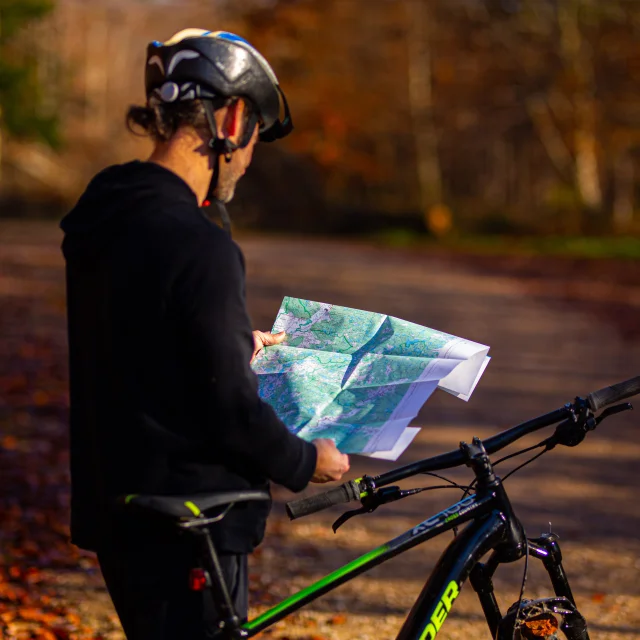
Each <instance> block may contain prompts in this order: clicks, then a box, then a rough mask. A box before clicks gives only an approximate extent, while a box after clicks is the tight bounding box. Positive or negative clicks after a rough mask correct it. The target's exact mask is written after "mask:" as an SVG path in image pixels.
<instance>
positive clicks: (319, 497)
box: [286, 480, 360, 520]
mask: <svg viewBox="0 0 640 640" xmlns="http://www.w3.org/2000/svg"><path fill="white" fill-rule="evenodd" d="M355 500H360V486H359V485H358V482H357V481H356V480H350V481H349V482H345V483H344V484H341V485H340V486H339V487H336V488H335V489H329V491H324V492H323V493H318V494H316V495H315V496H309V497H308V498H301V499H300V500H292V501H291V502H287V504H286V507H287V515H288V516H289V518H290V519H291V520H295V519H296V518H302V516H308V515H309V514H311V513H315V512H316V511H322V510H323V509H326V508H327V507H331V506H333V505H334V504H343V503H344V502H354V501H355Z"/></svg>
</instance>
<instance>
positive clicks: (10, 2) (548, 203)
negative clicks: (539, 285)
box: [0, 0, 640, 237]
mask: <svg viewBox="0 0 640 640" xmlns="http://www.w3.org/2000/svg"><path fill="white" fill-rule="evenodd" d="M193 26H197V27H206V28H208V29H212V30H215V29H226V30H230V31H234V32H237V33H239V34H241V35H243V36H245V37H246V38H247V39H248V40H250V41H251V42H252V43H253V44H255V45H256V46H257V47H258V48H259V49H260V50H261V51H262V52H263V53H264V54H265V56H266V57H267V58H268V59H269V60H270V61H271V62H272V63H273V66H274V68H275V69H276V72H277V73H278V75H279V78H280V81H281V84H282V86H283V88H284V90H285V92H286V93H287V96H288V98H289V102H290V105H291V107H292V111H293V118H294V123H295V125H296V130H295V132H294V135H292V136H290V137H289V138H288V139H286V140H285V141H283V142H281V143H278V144H275V145H264V148H259V150H258V152H257V154H256V158H255V163H254V166H253V167H252V169H251V171H250V172H249V173H248V175H247V176H246V177H245V178H244V181H243V183H242V184H241V187H240V189H239V192H238V197H237V198H236V200H235V201H234V203H233V204H232V208H233V210H234V211H233V212H232V213H234V214H235V220H236V222H237V223H238V224H240V225H242V226H245V227H250V228H264V227H265V226H269V228H276V229H287V230H293V231H305V232H322V233H366V234H369V233H375V232H376V231H380V230H384V229H396V230H397V229H404V230H406V231H407V232H410V233H422V232H428V233H430V234H432V235H435V236H447V235H450V236H451V235H453V236H455V235H456V234H457V235H465V234H467V235H476V236H477V235H487V234H489V235H491V234H493V235H512V236H515V235H519V236H523V235H527V236H540V235H545V234H546V235H555V236H563V235H566V236H585V235H591V236H605V235H606V236H613V235H618V236H620V235H622V236H627V237H630V236H636V237H637V236H638V235H640V1H638V0H607V2H603V1H602V0H242V1H238V0H216V1H215V2H212V1H210V0H209V1H205V0H182V1H179V0H126V2H125V1H124V0H109V1H106V0H102V1H101V0H82V1H78V0H0V127H1V129H0V131H1V133H0V136H1V141H0V145H1V146H0V158H1V165H0V169H1V174H0V216H20V217H24V216H29V217H34V216H43V215H46V216H54V217H55V216H59V215H60V214H61V213H62V212H64V210H65V209H66V208H68V207H69V206H70V205H71V204H72V203H73V202H74V200H75V198H77V196H78V195H79V193H80V192H81V191H82V190H83V188H84V186H85V185H86V183H87V181H88V180H89V179H90V178H91V176H92V175H93V174H94V173H95V172H97V171H99V170H100V169H101V168H103V167H104V166H106V165H108V164H110V163H114V162H120V161H126V160H128V159H130V158H131V157H134V156H137V157H142V158H144V157H145V154H147V153H148V151H149V143H148V141H146V140H144V139H139V138H136V137H134V136H132V135H131V134H130V133H128V132H127V131H126V129H125V127H124V113H125V110H126V108H127V106H128V105H129V104H132V103H140V102H142V100H143V98H144V95H143V67H144V55H145V48H146V45H147V43H148V42H149V41H151V40H154V39H158V40H163V39H167V38H168V37H169V36H170V35H171V34H172V33H174V32H176V31H178V30H179V29H182V28H185V27H193Z"/></svg>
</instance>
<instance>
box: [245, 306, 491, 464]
mask: <svg viewBox="0 0 640 640" xmlns="http://www.w3.org/2000/svg"><path fill="white" fill-rule="evenodd" d="M280 331H285V332H286V334H287V337H286V339H285V341H284V342H283V343H282V344H280V345H275V346H272V347H267V348H266V349H263V350H262V352H261V353H260V354H259V355H258V357H257V358H256V360H255V361H254V363H253V369H254V371H255V373H256V374H257V375H258V381H259V388H260V396H261V397H262V398H263V399H264V400H265V401H266V402H268V403H269V404H271V405H272V406H273V408H274V409H275V411H276V413H277V414H278V416H279V417H280V418H281V419H282V421H283V422H284V423H285V424H286V425H287V427H288V428H289V429H290V430H291V431H293V432H294V433H296V434H297V435H299V436H300V437H301V438H303V439H305V440H308V441H311V440H313V439H315V438H331V439H332V440H334V441H335V443H336V445H337V446H338V448H339V449H340V451H342V452H343V453H358V454H365V455H373V456H374V457H379V458H385V459H389V460H396V459H397V458H398V457H399V456H400V455H401V453H402V452H403V451H404V450H405V449H406V447H407V446H408V445H409V444H410V443H411V440H412V439H413V437H415V435H416V433H417V432H418V430H419V429H417V428H415V427H409V423H410V422H411V420H413V418H415V416H416V415H417V413H418V411H419V410H420V407H421V406H422V405H423V404H424V403H425V402H426V400H427V399H428V398H429V396H430V395H431V394H432V393H433V392H434V391H435V390H436V388H441V389H443V390H444V391H447V392H448V393H451V394H453V395H455V396H457V397H460V398H462V399H463V400H468V399H469V396H470V395H471V393H472V392H473V389H474V388H475V385H476V384H477V382H478V380H479V378H480V376H481V375H482V372H483V371H484V369H485V367H486V365H487V363H488V361H489V358H488V356H487V353H488V351H489V347H487V346H485V345H481V344H478V343H476V342H471V341H469V340H464V339H463V338H458V337H456V336H453V335H450V334H448V333H443V332H441V331H436V330H434V329H429V328H427V327H421V326H419V325H417V324H413V323H411V322H406V321H405V320H399V319H398V318H393V317H391V316H387V315H383V314H379V313H372V312H369V311H360V310H357V309H349V308H347V307H339V306H336V305H331V304H325V303H321V302H312V301H310V300H300V299H298V298H289V297H287V298H285V299H284V300H283V301H282V305H281V307H280V311H279V312H278V316H277V318H276V321H275V323H274V325H273V329H272V332H273V333H277V332H280Z"/></svg>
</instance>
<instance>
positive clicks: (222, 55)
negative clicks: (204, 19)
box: [61, 29, 349, 640]
mask: <svg viewBox="0 0 640 640" xmlns="http://www.w3.org/2000/svg"><path fill="white" fill-rule="evenodd" d="M146 92H147V104H146V105H145V106H143V107H132V108H131V109H130V111H129V114H128V122H129V125H130V126H136V125H137V126H139V127H142V129H143V130H144V131H145V132H146V133H148V134H149V135H150V136H151V137H152V139H153V141H154V143H155V145H154V150H153V153H152V154H151V156H150V158H149V159H148V161H147V162H138V161H136V162H131V163H128V164H124V165H120V166H114V167H110V168H108V169H106V170H104V171H102V172H101V173H100V174H98V175H97V176H96V177H95V178H94V179H93V181H92V182H91V184H90V185H89V186H88V188H87V190H86V192H85V193H84V194H83V195H82V197H81V198H80V200H79V202H78V204H77V205H76V206H75V208H74V209H73V210H72V211H71V212H70V213H69V215H68V216H67V217H66V218H65V219H64V220H63V221H62V224H61V226H62V228H63V230H64V232H65V238H64V242H63V251H64V255H65V258H66V261H67V293H68V302H67V304H68V319H69V352H70V396H71V415H70V423H71V479H72V500H71V536H72V542H74V543H75V544H77V545H78V546H80V547H83V548H85V549H90V550H95V551H97V553H98V559H99V561H100V565H101V568H102V571H103V575H104V577H105V581H106V583H107V587H108V589H109V592H110V594H111V597H112V599H113V601H114V604H115V607H116V609H117V611H118V614H119V616H120V619H121V621H122V624H123V627H124V629H125V632H126V634H127V637H128V638H129V640H145V639H147V638H149V639H151V638H153V639H154V640H161V639H167V640H173V639H175V640H183V639H185V638H189V640H196V639H199V638H205V637H211V634H212V633H213V631H215V629H216V628H217V622H218V619H217V613H216V612H215V611H214V610H212V608H211V602H210V601H208V600H206V598H203V596H202V594H200V593H195V592H189V591H188V589H187V576H188V571H189V569H190V568H191V566H192V562H193V550H192V549H190V548H189V547H188V545H186V544H185V543H184V542H183V541H180V540H179V539H177V538H176V537H174V535H175V534H174V533H173V530H170V531H169V530H167V531H165V530H164V529H159V528H158V527H157V526H156V525H155V524H151V522H150V521H149V520H145V519H144V518H139V519H134V516H130V515H126V516H124V515H122V514H121V512H119V511H118V510H117V509H115V508H114V506H113V505H114V503H115V499H116V498H117V497H118V496H121V495H124V494H134V493H138V494H152V495H193V494H198V493H207V492H215V491H225V490H226V491H229V490H239V489H264V488H266V487H267V486H268V481H269V480H271V481H273V482H276V483H279V484H282V485H284V486H285V487H287V488H288V489H290V490H292V491H300V490H302V489H303V488H304V487H305V486H306V485H307V483H308V482H310V481H313V482H327V481H329V480H339V479H340V478H341V477H342V475H343V473H345V472H346V471H347V470H348V468H349V461H348V458H347V456H345V455H343V454H341V453H340V452H339V451H338V450H337V449H336V447H335V445H334V443H333V442H332V441H330V440H316V441H315V442H314V443H307V442H304V441H303V440H301V439H299V438H298V437H296V436H294V435H292V434H291V433H290V432H289V431H288V430H287V428H286V427H285V425H284V424H283V423H282V422H281V421H280V420H279V419H278V418H277V417H276V415H275V413H274V412H273V410H272V409H271V407H269V406H268V405H267V404H265V403H264V402H262V401H261V400H260V398H259V397H258V393H257V385H256V379H255V376H254V375H253V373H252V372H251V369H250V366H249V362H250V360H251V359H252V358H253V357H255V355H256V353H257V352H258V351H259V350H260V349H262V348H263V347H264V346H265V345H270V344H274V343H276V342H279V341H282V339H283V338H284V336H281V335H278V336H272V335H271V334H268V333H267V334H265V333H262V332H254V333H253V334H252V331H251V327H250V324H249V319H248V316H247V312H246V308H245V299H244V264H243V260H242V255H241V253H240V250H239V249H238V247H237V246H236V245H235V244H234V243H233V242H232V240H231V238H230V236H229V234H228V233H227V232H226V231H225V230H223V229H220V228H219V227H218V226H217V225H216V224H214V223H213V222H211V221H210V220H209V219H208V218H207V217H205V216H204V215H203V213H202V210H201V209H200V208H199V205H201V204H203V203H204V202H205V201H206V200H213V199H214V198H215V199H216V200H217V201H218V202H220V203H224V202H228V201H229V200H231V198H232V197H233V194H234V190H235V186H236V183H237V182H238V180H239V179H240V177H241V176H242V175H243V174H244V172H245V170H246V169H247V167H248V166H249V164H250V162H251V156H252V152H253V148H254V146H255V144H256V142H257V141H258V139H262V140H267V141H269V140H274V139H277V138H280V137H283V136H284V135H286V134H287V133H288V132H289V131H290V130H291V120H290V117H289V113H288V107H287V105H286V100H285V99H284V95H283V94H282V92H281V90H280V88H279V86H278V82H277V79H276V76H275V74H274V73H273V71H272V70H271V68H270V67H269V65H268V63H267V62H266V60H264V58H263V57H262V56H261V55H260V54H259V53H258V52H257V51H256V50H255V49H254V48H253V47H252V46H251V45H250V44H249V43H247V42H246V41H244V40H242V39H241V38H238V36H234V35H233V34H229V33H222V32H218V33H211V32H205V31H201V30H195V29H189V30H186V31H182V32H180V33H178V34H176V35H175V36H174V37H172V38H171V39H170V40H169V41H167V42H165V43H159V42H154V43H152V44H151V45H149V48H148V55H147V66H146ZM281 100H282V103H283V105H284V109H285V118H284V119H283V120H282V121H281V120H280V119H279V113H280V102H281ZM223 214H224V211H223ZM223 220H226V223H227V226H228V219H227V218H226V216H224V215H223ZM267 513H268V508H265V507H264V503H258V502H254V503H244V504H242V505H237V506H236V507H234V508H233V509H232V510H231V511H230V512H229V513H228V515H226V517H225V518H224V519H223V520H222V521H221V522H220V523H219V524H216V525H213V526H212V529H211V533H212V536H213V539H214V541H215V544H216V547H217V549H218V552H219V553H221V554H222V558H221V563H222V567H223V571H224V573H225V576H226V578H227V582H228V584H229V588H230V590H231V592H232V595H233V598H234V600H235V605H236V608H237V609H238V612H239V614H240V616H246V608H247V604H246V598H247V595H246V591H247V584H246V583H247V576H246V554H247V553H249V552H250V551H252V550H253V548H254V547H255V546H256V545H257V544H259V542H260V541H261V539H262V536H263V533H264V525H265V520H266V516H267Z"/></svg>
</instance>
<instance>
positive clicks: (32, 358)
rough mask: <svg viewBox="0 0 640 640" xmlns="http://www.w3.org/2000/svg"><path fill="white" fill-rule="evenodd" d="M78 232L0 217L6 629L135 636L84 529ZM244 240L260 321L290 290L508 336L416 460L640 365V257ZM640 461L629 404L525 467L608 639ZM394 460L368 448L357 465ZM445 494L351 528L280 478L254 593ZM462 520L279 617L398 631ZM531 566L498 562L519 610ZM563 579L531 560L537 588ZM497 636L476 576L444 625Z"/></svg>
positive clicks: (317, 639) (625, 572) (3, 633)
mask: <svg viewBox="0 0 640 640" xmlns="http://www.w3.org/2000/svg"><path fill="white" fill-rule="evenodd" d="M60 240H61V237H60V233H59V231H58V230H57V228H56V227H55V225H53V224H48V223H17V222H3V223H0V265H1V268H0V639H2V640H9V639H12V640H13V639H15V638H39V639H40V640H55V639H57V640H65V639H66V640H97V639H102V640H121V639H122V638H123V635H122V631H121V630H120V627H119V624H118V622H117V618H116V616H115V613H114V611H113V609H112V607H111V604H110V601H109V598H108V595H107V593H106V591H105V588H104V583H103V582H102V579H101V576H100V572H99V571H98V569H97V567H96V563H95V559H94V558H93V557H92V555H91V554H89V553H85V552H80V551H78V550H77V549H76V548H75V547H72V546H70V545H69V544H68V543H67V535H68V527H67V517H68V500H69V493H68V477H67V465H68V453H67V436H66V416H67V409H68V400H67V390H66V379H67V366H66V320H65V314H64V268H63V267H64V265H63V261H62V259H61V256H60V251H59V243H60ZM239 243H240V245H241V247H242V248H243V250H244V252H245V255H246V259H247V281H248V291H247V295H248V301H249V307H250V312H251V315H252V319H253V322H254V326H255V327H256V328H260V329H269V328H270V326H271V324H272V322H273V319H274V318H275V314H276V312H277V310H278V307H279V304H280V301H281V300H282V297H283V296H284V295H292V296H296V297H305V298H310V299H314V300H319V301H323V302H332V303H336V304H343V305H347V306H351V307H356V308H362V309H369V310H374V311H379V312H384V313H388V314H391V315H394V316H397V317H401V318H404V319H406V320H410V321H413V322H418V323H420V324H425V325H427V326H431V327H434V328H438V329H442V330H444V331H447V332H449V333H453V334H455V335H459V336H462V337H465V338H469V339H471V340H476V341H478V342H482V343H485V344H488V345H490V346H491V355H492V356H493V359H492V362H491V364H490V365H489V368H488V369H487V371H486V373H485V374H484V376H483V379H482V380H481V382H480V384H479V385H478V388H477V389H476V391H475V392H474V395H473V397H472V399H471V401H470V402H469V403H464V402H462V401H459V400H456V399H454V398H452V397H450V396H448V395H446V394H435V396H434V397H433V398H431V399H430V400H429V402H428V403H427V405H426V406H425V407H424V408H423V410H422V411H421V413H420V415H419V417H418V420H417V421H416V422H417V424H418V425H419V426H422V427H423V429H422V430H421V432H420V434H419V436H418V438H417V440H416V441H414V443H413V444H412V445H411V447H410V448H409V449H408V451H407V452H406V453H405V454H404V456H403V457H402V458H401V459H400V462H399V464H400V463H407V462H410V461H413V460H417V459H420V458H422V457H426V456H429V455H433V454H435V453H439V452H442V451H445V450H449V449H452V448H455V447H456V446H457V443H458V442H459V441H460V440H462V439H464V440H467V441H468V440H469V439H470V438H471V437H472V436H474V435H478V436H480V437H485V436H488V435H490V434H493V433H495V432H496V431H497V430H499V429H503V428H506V427H507V426H510V425H512V424H515V423H517V422H521V421H523V420H526V419H528V418H530V417H533V416H535V415H538V414H540V413H544V412H547V411H550V410H552V409H555V408H557V407H559V406H561V405H562V404H563V403H564V402H566V401H568V400H571V399H572V398H573V397H574V396H575V395H577V394H580V395H583V394H586V393H588V392H589V391H592V390H594V389H598V388H600V387H602V386H604V385H606V384H610V383H612V382H616V381H619V380H622V379H625V378H629V377H632V376H634V375H638V374H639V373H640V264H639V262H640V261H618V262H616V261H605V260H598V261H590V260H577V259H567V260H563V259H559V258H553V259H550V258H542V257H531V256H529V257H518V256H508V257H498V256H484V257H478V256H467V255H462V254H449V253H447V252H442V251H438V252H427V251H424V250H419V249H411V250H409V249H405V250H400V249H391V248H383V247H379V246H373V245H371V244H367V243H350V242H345V241H330V240H310V239H295V238H283V237H259V236H246V237H240V240H239ZM533 442H534V441H533V440H530V439H529V440H526V443H527V444H530V443H533ZM639 463H640V423H639V421H638V418H637V416H634V415H633V414H625V415H622V416H619V417H616V418H613V419H611V420H609V421H608V422H607V423H605V424H604V425H603V427H602V428H601V429H600V430H599V431H597V432H595V433H593V434H590V435H589V437H588V439H587V440H586V441H585V442H584V443H583V444H582V445H581V446H580V447H578V448H575V449H563V450H556V451H553V452H551V453H549V454H548V455H547V456H545V457H543V458H542V459H541V460H539V461H536V462H535V463H534V464H532V465H531V466H529V467H527V468H526V469H524V470H523V471H522V472H521V473H519V474H517V475H515V476H514V477H513V478H510V479H509V480H508V481H507V488H508V491H509V495H510V497H511V499H512V501H513V504H514V507H515V509H516V513H517V514H518V516H519V517H520V518H521V520H522V521H523V523H524V525H525V527H526V529H527V532H528V534H529V536H530V537H533V536H537V535H539V534H540V533H541V532H543V531H547V530H548V529H549V522H551V523H552V528H553V530H554V531H556V532H557V533H558V534H559V535H560V537H561V544H562V547H563V553H564V558H565V566H566V569H567V572H568V574H569V577H570V578H571V580H572V586H573V589H574V594H575V596H576V599H577V602H578V605H579V607H580V609H581V611H582V613H583V614H584V615H585V616H586V618H587V619H588V620H589V622H590V630H591V637H592V638H594V639H597V640H630V639H632V638H640V502H639V501H638V500H637V495H638V489H639V488H640V487H639V482H640V480H639V477H640V476H639V474H638V471H637V469H638V464H639ZM507 465H509V463H506V464H505V465H504V466H505V470H506V468H507ZM512 466H515V464H514V465H512ZM389 468H391V463H385V462H381V461H374V460H370V459H366V458H361V457H360V458H359V457H357V456H356V457H353V458H352V472H350V474H349V475H350V477H357V476H358V475H361V474H362V473H364V472H368V473H371V474H375V473H379V472H381V471H383V470H386V469H389ZM503 473H504V471H503ZM451 476H452V477H453V478H454V479H457V480H462V479H466V478H468V473H467V472H466V471H460V472H456V473H452V474H451ZM416 484H417V485H423V484H428V481H427V480H426V479H425V481H424V482H423V481H420V480H416ZM443 494H444V495H438V494H437V493H431V492H430V493H426V494H422V495H421V496H416V497H415V498H411V499H409V500H405V501H403V502H401V503H395V504H393V505H389V506H387V507H386V508H381V509H379V510H378V511H377V512H376V513H374V514H370V515H367V516H363V517H360V518H357V519H355V520H351V521H350V522H349V523H348V524H347V525H345V526H344V527H343V528H342V529H341V530H340V531H339V532H338V534H337V535H334V534H333V533H332V532H331V528H330V525H331V522H332V521H333V519H335V518H336V517H337V516H338V515H339V513H341V511H340V510H339V509H334V510H331V511H330V512H329V511H327V512H323V513H321V514H317V515H315V516H310V517H308V518H305V519H302V520H299V521H295V522H293V523H290V522H289V521H288V520H287V519H286V517H285V515H284V506H283V505H284V502H285V501H286V500H287V499H290V497H291V494H288V493H287V492H286V491H284V490H282V489H280V488H275V491H274V495H275V498H276V504H275V508H274V514H273V516H272V518H271V520H270V523H269V527H268V533H267V537H266V540H265V542H264V544H263V545H262V546H261V547H260V549H259V550H258V551H257V552H256V554H255V555H254V556H253V557H252V559H251V602H252V605H253V608H252V612H253V613H258V612H260V611H262V610H264V609H265V608H266V607H268V606H271V605H272V604H274V603H275V602H277V601H278V600H279V599H281V598H283V597H285V596H286V595H288V594H291V593H293V592H294V591H295V590H297V589H299V588H301V587H303V586H306V585H307V584H309V583H310V582H311V581H313V580H316V579H318V578H320V577H322V576H323V575H325V574H326V573H328V572H329V571H331V570H333V569H335V568H337V567H339V566H340V565H341V564H344V563H346V562H348V561H349V560H351V559H353V558H355V557H357V556H358V555H360V554H362V553H364V552H366V551H367V550H369V549H371V548H373V547H374V546H377V545H379V544H381V543H383V542H385V541H386V540H389V539H391V538H392V537H394V536H396V535H398V534H399V533H401V532H402V531H404V530H406V529H408V528H410V527H412V526H415V525H416V524H417V523H418V522H420V521H422V520H424V519H426V518H427V517H429V516H430V515H432V514H433V513H435V511H437V510H439V509H441V508H443V507H445V506H446V505H447V504H450V503H451V502H452V501H453V500H452V497H453V495H454V494H453V492H443ZM423 496H425V497H423ZM449 539H450V536H448V535H445V536H443V537H442V538H438V539H436V540H434V541H432V542H430V543H427V544H425V545H422V546H420V547H418V548H416V549H414V550H412V551H410V552H408V553H406V554H404V555H402V556H400V557H398V558H396V559H394V560H391V561H390V562H388V563H385V564H383V565H380V566H379V567H376V568H375V569H374V570H372V571H371V572H369V573H367V574H366V575H364V576H361V577H359V578H357V579H356V580H354V581H352V582H349V583H347V584H346V585H343V586H342V587H340V588H339V589H338V590H336V591H335V592H332V593H331V594H328V595H327V596H325V597H324V598H322V599H320V600H318V601H316V602H314V603H312V604H310V605H308V606H307V607H305V608H304V609H302V610H301V611H300V612H299V613H297V614H295V615H293V616H291V617H290V618H289V619H287V620H284V621H282V622H280V623H278V624H277V625H276V626H275V627H274V628H273V629H272V630H270V632H269V633H264V634H263V635H264V636H265V637H271V638H279V639H285V638H291V639H293V638H296V639H306V640H322V639H333V640H348V639H358V640H367V639H371V640H374V639H376V640H378V639H379V638H392V637H395V634H396V633H397V631H398V629H399V628H400V626H401V624H402V620H403V619H404V617H405V616H406V614H407V612H408V610H409V609H410V607H411V605H412V603H413V601H414V600H415V598H416V596H417V595H418V593H419V592H420V589H421V585H422V584H423V583H424V581H425V580H426V578H427V577H428V575H429V573H430V571H431V569H432V567H433V566H434V563H435V561H436V559H437V557H438V555H439V553H441V551H442V550H443V548H444V546H445V545H446V544H447V543H448V541H449ZM522 571H523V562H522V561H521V562H518V563H514V565H511V566H508V567H506V568H504V569H501V570H500V571H499V573H498V574H497V576H496V580H495V583H496V590H497V592H498V595H499V598H498V600H499V603H500V605H501V607H502V608H503V610H506V608H508V606H509V605H510V604H511V603H512V602H513V601H515V600H516V599H517V595H518V590H519V587H520V582H521V579H522ZM549 592H550V589H549V585H548V579H546V578H545V576H544V575H543V573H542V570H541V567H540V566H538V563H537V562H535V561H531V562H530V570H529V577H528V580H527V586H526V592H525V596H526V597H534V596H543V595H548V594H549ZM489 636H490V634H489V633H488V631H487V629H486V625H485V623H484V622H483V619H482V616H481V611H480V609H479V606H478V603H477V601H476V599H475V596H474V594H473V591H472V590H471V589H470V588H469V587H467V588H465V589H464V590H463V592H462V594H461V596H460V598H459V599H458V600H457V601H456V606H455V608H454V609H453V611H452V613H451V615H450V616H449V619H448V620H447V623H446V625H445V626H444V627H443V628H442V630H441V632H440V634H439V636H438V637H439V638H443V640H446V639H452V640H453V639H459V638H460V639H461V638H479V639H481V638H487V639H488V638H489Z"/></svg>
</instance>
